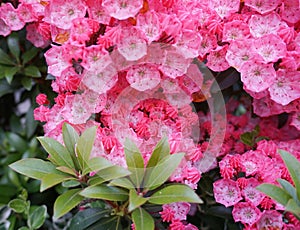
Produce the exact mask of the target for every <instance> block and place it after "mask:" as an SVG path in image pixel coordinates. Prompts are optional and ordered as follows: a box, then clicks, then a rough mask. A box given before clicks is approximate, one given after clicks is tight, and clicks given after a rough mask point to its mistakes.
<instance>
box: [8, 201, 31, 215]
mask: <svg viewBox="0 0 300 230" xmlns="http://www.w3.org/2000/svg"><path fill="white" fill-rule="evenodd" d="M8 207H10V208H11V209H12V210H13V211H14V212H16V213H23V212H24V211H25V210H26V208H27V202H26V201H25V200H22V199H19V198H17V199H14V200H11V201H10V202H9V203H8Z"/></svg>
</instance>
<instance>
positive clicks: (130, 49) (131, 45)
mask: <svg viewBox="0 0 300 230" xmlns="http://www.w3.org/2000/svg"><path fill="white" fill-rule="evenodd" d="M118 51H119V52H120V54H122V55H123V57H125V58H126V60H127V61H136V60H138V59H140V58H142V57H144V56H145V55H146V54H147V43H146V39H145V38H144V36H143V34H142V33H141V31H139V30H138V29H137V28H135V27H132V28H128V29H123V33H122V38H121V41H120V43H119V44H118Z"/></svg>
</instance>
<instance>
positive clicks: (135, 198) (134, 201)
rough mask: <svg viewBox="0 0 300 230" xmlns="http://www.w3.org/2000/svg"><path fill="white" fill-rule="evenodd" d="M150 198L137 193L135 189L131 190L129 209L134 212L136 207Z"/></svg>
mask: <svg viewBox="0 0 300 230" xmlns="http://www.w3.org/2000/svg"><path fill="white" fill-rule="evenodd" d="M148 199H149V198H145V197H143V196H140V195H138V194H137V191H136V190H135V189H131V190H130V192H129V206H128V211H129V212H132V211H133V210H134V209H136V208H139V207H140V206H142V205H143V204H145V203H146V202H147V201H148Z"/></svg>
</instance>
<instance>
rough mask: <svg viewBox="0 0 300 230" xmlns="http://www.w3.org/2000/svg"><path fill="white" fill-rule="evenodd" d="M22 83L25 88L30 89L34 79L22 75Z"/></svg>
mask: <svg viewBox="0 0 300 230" xmlns="http://www.w3.org/2000/svg"><path fill="white" fill-rule="evenodd" d="M21 83H22V85H23V86H24V88H25V89H27V90H28V91H29V90H31V88H32V79H31V78H29V77H22V79H21Z"/></svg>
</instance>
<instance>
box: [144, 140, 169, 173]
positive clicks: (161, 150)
mask: <svg viewBox="0 0 300 230" xmlns="http://www.w3.org/2000/svg"><path fill="white" fill-rule="evenodd" d="M169 155H170V145H169V142H168V139H167V137H163V138H162V139H161V140H160V141H159V142H158V143H157V145H156V146H155V148H154V150H153V153H152V154H151V157H150V159H149V161H148V164H147V168H151V167H154V166H155V165H157V164H158V163H159V162H160V161H161V160H162V159H163V158H164V157H166V156H169Z"/></svg>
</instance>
